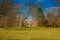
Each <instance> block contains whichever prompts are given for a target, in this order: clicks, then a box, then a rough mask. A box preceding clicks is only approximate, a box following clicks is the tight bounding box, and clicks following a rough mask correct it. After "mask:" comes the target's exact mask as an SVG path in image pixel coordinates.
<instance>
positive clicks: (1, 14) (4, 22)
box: [0, 0, 60, 27]
mask: <svg viewBox="0 0 60 40" xmlns="http://www.w3.org/2000/svg"><path fill="white" fill-rule="evenodd" d="M11 1H12V0H3V1H2V2H0V27H26V26H29V27H30V26H32V27H60V8H57V9H54V10H53V9H52V10H53V11H52V12H48V11H47V13H46V15H44V12H43V10H42V9H41V5H42V4H38V5H35V2H33V3H32V2H31V3H30V4H29V5H28V6H27V12H26V10H23V12H24V15H21V14H23V13H21V11H22V10H20V9H21V7H22V5H20V4H19V5H16V4H14V3H12V2H11ZM56 1H57V0H56ZM58 1H59V0H58ZM57 3H58V2H57ZM24 5H25V4H24ZM19 10H20V11H19ZM55 10H56V12H54V11H55ZM25 12H26V13H25ZM55 13H56V14H55ZM30 14H31V15H32V18H33V19H32V21H30V23H29V22H27V21H26V20H27V19H28V17H29V15H30ZM21 16H23V17H21ZM28 21H29V20H28Z"/></svg>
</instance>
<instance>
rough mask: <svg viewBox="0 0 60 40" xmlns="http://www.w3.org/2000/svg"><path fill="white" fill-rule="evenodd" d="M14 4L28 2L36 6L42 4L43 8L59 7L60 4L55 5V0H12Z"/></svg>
mask: <svg viewBox="0 0 60 40" xmlns="http://www.w3.org/2000/svg"><path fill="white" fill-rule="evenodd" d="M13 2H14V3H17V4H18V3H21V4H22V3H25V4H29V3H30V2H35V3H36V4H38V3H42V4H43V6H42V7H43V8H49V7H60V4H57V3H56V0H13Z"/></svg>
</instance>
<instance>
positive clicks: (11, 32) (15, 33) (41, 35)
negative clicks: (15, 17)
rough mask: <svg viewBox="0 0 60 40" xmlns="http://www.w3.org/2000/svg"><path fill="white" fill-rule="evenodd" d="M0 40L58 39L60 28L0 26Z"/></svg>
mask: <svg viewBox="0 0 60 40" xmlns="http://www.w3.org/2000/svg"><path fill="white" fill-rule="evenodd" d="M0 40H60V28H47V27H46V28H45V27H40V28H0Z"/></svg>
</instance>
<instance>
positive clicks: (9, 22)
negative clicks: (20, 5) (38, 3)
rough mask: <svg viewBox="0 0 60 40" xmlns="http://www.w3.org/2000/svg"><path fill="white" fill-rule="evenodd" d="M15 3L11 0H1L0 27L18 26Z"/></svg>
mask: <svg viewBox="0 0 60 40" xmlns="http://www.w3.org/2000/svg"><path fill="white" fill-rule="evenodd" d="M16 6H17V5H15V4H13V3H12V2H11V0H3V1H2V2H1V3H0V27H16V26H18V24H17V22H18V20H19V19H18V18H17V11H16V12H15V11H14V10H16Z"/></svg>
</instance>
